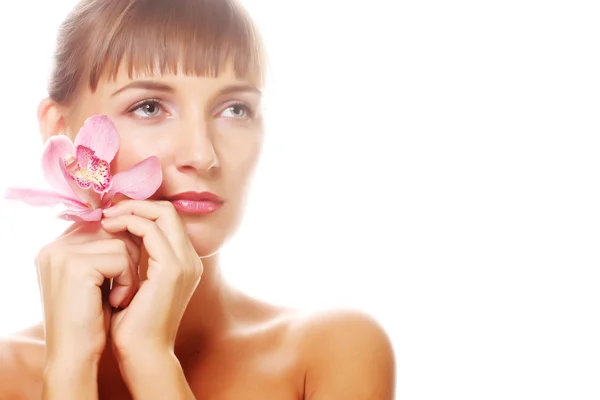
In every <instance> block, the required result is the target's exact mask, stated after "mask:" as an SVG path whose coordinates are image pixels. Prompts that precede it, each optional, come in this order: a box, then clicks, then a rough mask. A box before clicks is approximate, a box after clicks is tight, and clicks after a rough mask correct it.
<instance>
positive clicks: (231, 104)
mask: <svg viewBox="0 0 600 400" xmlns="http://www.w3.org/2000/svg"><path fill="white" fill-rule="evenodd" d="M235 106H241V107H243V108H245V109H246V113H247V114H248V116H247V117H246V118H233V119H253V118H254V117H255V116H256V111H255V109H254V107H252V106H251V105H250V104H248V103H246V102H245V101H241V100H232V101H230V102H228V103H226V104H225V106H224V107H223V109H222V110H221V111H220V112H219V115H220V114H222V113H223V112H225V111H226V110H228V109H229V108H231V107H235ZM228 118H231V117H228Z"/></svg>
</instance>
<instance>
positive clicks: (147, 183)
mask: <svg viewBox="0 0 600 400" xmlns="http://www.w3.org/2000/svg"><path fill="white" fill-rule="evenodd" d="M161 183H162V170H161V166H160V160H159V159H158V157H156V156H152V157H148V158H146V159H145V160H143V161H141V162H139V163H138V164H136V165H134V166H133V167H131V168H129V169H126V170H125V171H122V172H119V173H118V174H116V175H114V176H113V180H112V186H111V188H110V190H109V191H108V192H107V193H106V194H105V195H104V197H103V203H104V202H106V201H109V200H111V199H112V198H113V197H114V196H115V195H116V194H117V193H121V194H124V195H125V196H127V197H130V198H132V199H134V200H145V199H147V198H148V197H150V196H152V195H153V194H154V193H155V192H156V191H157V190H158V188H159V187H160V185H161Z"/></svg>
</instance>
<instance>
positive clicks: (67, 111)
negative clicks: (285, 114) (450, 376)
mask: <svg viewBox="0 0 600 400" xmlns="http://www.w3.org/2000/svg"><path fill="white" fill-rule="evenodd" d="M264 66H265V57H264V52H263V48H262V42H261V40H260V36H259V35H258V33H257V30H256V29H255V26H254V25H253V23H252V22H251V21H250V19H249V17H248V16H247V14H246V13H245V11H244V10H243V8H242V7H241V6H240V5H239V4H237V3H235V2H234V1H225V0H169V1H165V0H128V1H123V0H84V1H82V2H81V3H80V4H79V5H78V6H77V7H76V8H75V9H74V10H73V12H72V13H71V14H70V15H69V17H68V18H67V20H66V21H65V22H64V23H63V25H62V27H61V30H60V35H59V41H58V48H57V51H56V55H55V67H54V71H53V73H52V77H51V81H50V86H49V97H48V98H46V99H44V100H42V101H41V103H40V106H39V110H38V118H39V122H40V130H41V132H42V136H43V139H44V140H48V139H49V138H51V137H53V136H55V135H61V134H64V135H67V136H68V137H70V138H71V139H73V138H74V137H75V135H76V134H77V133H78V131H79V130H80V128H81V127H82V125H84V122H85V121H88V119H89V118H90V117H91V116H94V115H105V116H107V117H108V118H110V120H111V121H112V122H113V123H114V126H115V127H116V129H117V131H118V132H119V135H120V143H121V145H120V149H119V152H118V154H117V155H116V157H115V159H114V161H113V162H112V164H111V166H110V167H111V170H112V171H113V172H118V171H123V170H125V169H127V168H129V167H130V166H132V165H134V164H136V163H138V162H139V161H140V160H143V159H145V158H147V157H150V156H156V157H158V159H159V160H160V165H161V168H162V175H163V182H162V185H161V186H160V188H159V189H158V190H157V191H156V193H155V194H154V195H153V196H152V197H151V198H150V199H148V200H131V199H121V201H119V202H117V204H116V205H115V206H113V207H110V208H109V209H108V210H106V212H105V215H104V218H103V219H102V221H101V222H76V223H74V224H73V225H72V226H71V227H70V228H69V229H68V230H67V231H66V232H65V233H64V234H63V235H62V236H61V237H59V238H58V239H56V240H55V241H54V242H52V243H50V244H48V245H47V246H45V247H44V248H43V249H42V250H41V251H40V253H39V254H38V256H37V267H38V272H39V282H40V288H41V293H42V299H43V305H44V316H45V318H44V323H43V324H40V325H39V326H36V327H33V328H31V329H28V330H26V331H23V332H20V333H19V334H18V335H16V336H14V337H13V338H11V339H10V340H6V341H5V342H3V343H2V345H1V348H0V387H1V388H2V390H1V391H0V398H2V399H20V398H23V399H35V398H40V396H41V397H42V398H44V399H61V400H63V399H91V398H106V399H126V398H139V399H192V398H198V399H261V400H264V399H271V398H272V399H313V400H319V399H349V400H350V399H392V398H393V392H394V357H393V352H392V348H391V345H390V342H389V340H388V338H387V336H386V334H385V332H383V330H382V329H381V327H380V326H379V325H378V324H377V323H376V322H374V321H373V320H372V319H371V318H369V317H368V316H365V315H362V314H360V313H357V312H351V311H328V312H321V313H318V314H310V315H309V314H306V313H302V312H299V311H295V310H289V309H285V308H282V307H277V306H274V305H270V304H265V303H263V302H260V301H258V300H255V299H253V298H250V297H248V296H246V295H244V294H242V293H240V292H239V291H237V290H235V289H234V288H233V287H231V286H229V285H228V284H227V283H226V282H224V280H223V279H222V276H221V273H220V270H219V261H218V251H219V249H220V247H221V246H222V245H223V244H224V243H225V241H226V240H228V239H229V238H230V237H231V235H232V234H233V233H234V231H235V230H236V227H237V225H238V223H239V221H240V220H241V215H242V211H243V208H244V200H245V197H246V192H247V189H248V186H249V184H250V179H251V176H252V174H253V171H254V167H255V165H256V163H257V161H258V157H259V155H260V150H261V143H262V135H263V126H262V116H261V89H262V88H263V83H264V73H265V70H264ZM251 264H252V262H251V261H249V263H248V267H249V268H251ZM138 268H139V269H138ZM111 280H112V285H110V286H109V285H107V283H108V282H110V281H111Z"/></svg>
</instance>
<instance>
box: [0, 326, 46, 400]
mask: <svg viewBox="0 0 600 400" xmlns="http://www.w3.org/2000/svg"><path fill="white" fill-rule="evenodd" d="M43 351H44V350H43V344H42V343H40V342H39V341H36V340H35V339H33V338H31V337H30V336H28V335H27V334H26V333H22V334H15V335H11V336H9V337H4V338H0V387H1V388H2V390H1V391H0V400H4V399H7V400H8V399H11V400H16V399H32V398H36V395H37V398H39V396H40V394H41V392H40V390H41V378H42V376H41V374H42V370H41V368H40V366H41V362H43V358H42V357H43Z"/></svg>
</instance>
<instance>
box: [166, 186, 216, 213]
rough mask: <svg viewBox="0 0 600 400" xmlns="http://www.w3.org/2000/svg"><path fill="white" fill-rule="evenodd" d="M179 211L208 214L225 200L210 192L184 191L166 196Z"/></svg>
mask: <svg viewBox="0 0 600 400" xmlns="http://www.w3.org/2000/svg"><path fill="white" fill-rule="evenodd" d="M167 200H169V201H170V202H171V204H173V206H174V207H175V208H176V209H177V210H178V211H180V212H184V213H187V214H197V215H204V214H210V213H213V212H215V211H217V210H218V209H220V208H221V207H222V206H223V203H225V201H224V200H223V199H221V198H220V197H219V196H217V195H216V194H214V193H211V192H184V193H179V194H176V195H174V196H170V197H168V198H167Z"/></svg>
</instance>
